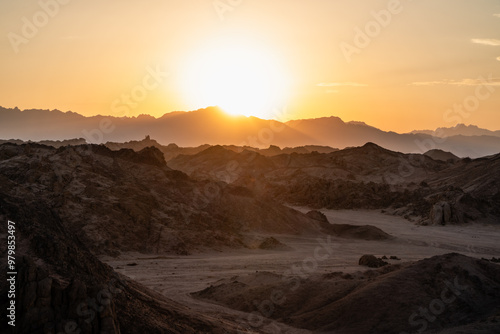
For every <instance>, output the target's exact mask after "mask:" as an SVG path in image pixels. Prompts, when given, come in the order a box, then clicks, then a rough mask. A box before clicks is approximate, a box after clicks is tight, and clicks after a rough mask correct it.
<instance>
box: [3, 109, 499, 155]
mask: <svg viewBox="0 0 500 334" xmlns="http://www.w3.org/2000/svg"><path fill="white" fill-rule="evenodd" d="M145 135H151V136H152V137H153V138H155V139H156V140H157V141H158V142H159V143H160V144H163V145H167V144H169V143H176V144H177V145H179V146H199V145H203V144H222V145H240V146H245V145H247V146H252V147H261V148H264V147H269V145H277V146H280V147H282V148H283V147H295V146H303V145H322V146H330V147H334V148H339V149H342V148H345V147H352V146H362V145H364V144H365V143H367V142H374V143H376V144H378V145H380V146H383V147H385V148H387V149H390V150H393V151H400V152H404V153H425V152H427V151H428V150H431V149H441V150H444V151H449V152H451V153H453V154H455V155H456V156H458V157H471V158H477V157H482V156H487V155H493V154H496V153H499V152H500V135H499V131H489V130H484V129H479V128H477V127H474V126H463V125H458V126H456V127H454V128H448V129H438V130H436V132H435V133H434V132H432V131H430V130H425V131H414V132H412V133H407V134H398V133H395V132H386V131H382V130H380V129H377V128H374V127H371V126H368V125H366V124H365V123H362V122H344V121H342V120H341V119H340V118H338V117H325V118H318V119H305V120H293V121H288V122H285V123H281V122H278V121H273V120H271V121H270V120H263V119H259V118H256V117H243V116H239V117H236V116H228V115H227V114H225V113H224V112H222V111H221V110H219V109H218V108H216V107H210V108H206V109H200V110H197V111H192V112H172V113H167V114H165V115H163V116H162V117H160V118H154V117H152V116H149V115H141V116H138V117H133V118H127V117H110V116H93V117H84V116H82V115H79V114H77V113H73V112H66V113H65V112H61V111H58V110H52V111H49V110H24V111H21V110H19V109H17V108H14V109H6V108H0V139H5V140H6V139H20V140H25V141H26V140H32V141H40V140H46V139H52V140H68V139H74V138H84V139H85V140H86V141H87V142H89V143H104V142H126V141H129V140H138V139H142V138H144V136H145Z"/></svg>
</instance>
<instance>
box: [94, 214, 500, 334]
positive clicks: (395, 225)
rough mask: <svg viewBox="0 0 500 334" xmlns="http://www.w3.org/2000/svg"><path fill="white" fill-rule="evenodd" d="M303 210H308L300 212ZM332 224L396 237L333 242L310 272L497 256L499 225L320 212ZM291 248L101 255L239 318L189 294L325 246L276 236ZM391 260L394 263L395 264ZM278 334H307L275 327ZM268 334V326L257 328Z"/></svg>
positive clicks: (205, 307)
mask: <svg viewBox="0 0 500 334" xmlns="http://www.w3.org/2000/svg"><path fill="white" fill-rule="evenodd" d="M298 209H299V210H301V211H308V210H307V209H301V208H298ZM322 212H323V213H325V214H326V216H327V217H328V219H329V220H330V222H331V223H346V224H353V225H366V224H369V225H374V226H376V227H379V228H381V229H382V230H384V231H385V232H387V233H389V234H390V235H392V236H393V237H394V239H392V240H386V241H363V240H351V239H340V238H334V237H332V238H331V241H330V243H329V244H330V247H331V249H332V250H333V251H332V253H331V254H330V255H329V256H328V257H327V258H326V259H323V260H318V261H317V262H316V263H317V267H315V268H314V269H313V270H311V271H310V272H309V273H310V274H316V273H325V272H333V271H342V272H354V271H359V270H365V269H366V268H365V267H360V266H359V265H358V260H359V258H360V257H361V255H363V254H374V255H376V256H383V255H386V256H387V257H389V256H391V255H394V256H397V257H399V258H401V261H414V260H419V259H423V258H426V257H430V256H433V255H440V254H445V253H450V252H458V253H462V254H464V255H468V256H473V257H477V258H481V257H485V258H491V257H493V256H494V257H498V256H499V255H500V243H499V241H500V226H491V225H480V224H471V225H464V226H417V225H415V224H414V223H411V222H409V221H407V220H405V219H403V218H400V217H395V216H390V215H385V214H383V213H380V212H379V211H350V210H340V211H337V210H335V211H333V210H331V211H329V210H322ZM274 237H275V238H277V239H278V240H280V241H281V242H283V243H285V244H287V245H288V246H290V247H292V248H293V249H292V250H289V251H278V250H248V249H244V250H234V251H231V252H230V253H228V252H224V253H222V252H220V253H217V252H211V253H208V254H207V253H204V254H195V255H190V256H159V257H152V256H146V255H144V254H138V253H127V254H122V255H120V256H119V257H118V258H111V257H103V258H102V260H104V261H105V262H106V263H108V264H109V265H111V266H112V267H113V268H114V269H115V270H116V271H118V272H120V273H122V274H124V275H127V276H129V277H130V278H132V279H134V280H137V281H138V282H140V283H142V284H144V285H145V286H147V287H149V288H151V289H154V290H156V291H158V292H160V293H162V294H163V295H165V296H166V297H168V298H171V299H173V300H175V301H177V302H179V303H182V304H185V305H187V306H189V307H190V308H192V309H197V310H201V311H203V312H204V313H205V314H208V315H211V316H213V317H214V318H217V319H220V320H221V321H222V320H223V319H224V318H234V317H235V316H236V317H237V316H241V315H242V314H241V313H240V312H238V311H234V310H231V309H228V308H226V307H223V306H218V305H213V304H210V303H207V302H204V301H199V300H196V299H194V298H192V297H191V296H190V293H191V292H195V291H199V290H202V289H204V288H206V287H208V286H210V285H211V284H214V283H215V282H217V281H218V280H220V279H223V278H230V277H232V276H236V275H238V276H242V275H245V274H249V273H255V272H256V271H269V272H274V273H277V274H283V273H285V272H286V271H287V270H290V269H291V268H292V267H293V266H294V265H295V266H302V264H303V261H304V260H305V259H308V258H311V257H313V256H314V254H315V249H316V248H317V247H318V246H321V244H326V243H328V241H327V238H326V236H325V237H321V238H318V237H297V236H283V235H274ZM390 262H392V263H396V262H399V261H397V260H391V261H390ZM278 326H280V327H281V332H282V333H308V331H304V330H296V329H292V328H288V327H286V326H285V325H281V324H279V325H278ZM260 330H261V331H264V332H269V333H272V332H273V331H272V329H271V327H268V328H267V330H266V327H263V328H261V329H260Z"/></svg>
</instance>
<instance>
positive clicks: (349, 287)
mask: <svg viewBox="0 0 500 334" xmlns="http://www.w3.org/2000/svg"><path fill="white" fill-rule="evenodd" d="M194 296H196V297H198V298H202V299H205V300H210V301H212V302H215V303H220V304H223V305H227V306H229V307H232V308H235V309H238V310H241V311H244V312H248V313H252V312H253V313H252V314H253V315H254V316H253V318H251V319H250V318H249V320H252V322H250V321H243V322H242V328H251V327H250V324H252V323H255V322H256V321H257V319H258V317H259V316H261V317H263V316H266V317H270V318H272V319H275V320H278V321H283V322H287V323H290V324H293V325H294V326H296V327H299V328H304V329H309V330H311V331H314V332H315V333H342V334H357V333H389V334H390V333H416V332H418V333H470V334H473V333H497V332H498V331H499V330H500V266H498V265H497V264H493V263H491V262H488V261H486V260H478V259H473V258H469V257H466V256H463V255H459V254H446V255H442V256H435V257H432V258H429V259H425V260H421V261H418V262H416V263H405V264H401V265H399V264H398V265H390V266H384V267H382V268H380V269H376V270H369V271H359V272H357V273H354V274H346V273H342V272H331V273H326V274H323V275H319V274H316V275H312V276H309V277H300V276H290V275H288V276H286V275H277V274H272V273H268V272H259V273H255V274H251V275H248V276H238V277H232V278H231V279H225V280H221V281H219V282H217V284H216V285H214V286H211V287H209V288H207V289H204V290H202V291H199V292H197V293H195V294H194ZM270 296H271V297H270Z"/></svg>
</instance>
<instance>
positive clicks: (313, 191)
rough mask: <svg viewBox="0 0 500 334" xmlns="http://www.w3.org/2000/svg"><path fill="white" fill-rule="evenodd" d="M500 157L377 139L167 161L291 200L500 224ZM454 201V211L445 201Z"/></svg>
mask: <svg viewBox="0 0 500 334" xmlns="http://www.w3.org/2000/svg"><path fill="white" fill-rule="evenodd" d="M499 159H500V155H495V156H491V157H486V158H481V159H475V160H471V159H446V161H443V160H442V159H437V160H435V159H433V158H432V157H430V156H429V155H428V154H403V153H399V152H393V151H390V150H387V149H384V148H382V147H380V146H378V145H375V144H373V143H367V144H365V145H364V146H362V147H356V148H349V149H344V150H340V151H336V152H331V153H318V152H315V153H308V154H294V153H292V154H281V155H277V156H273V157H265V156H263V155H260V154H258V153H256V152H248V151H244V152H241V153H235V152H232V151H228V150H226V149H224V148H223V147H212V148H210V149H207V150H205V151H202V152H200V153H198V154H196V155H191V156H187V155H181V156H178V157H177V158H175V159H172V160H171V161H169V162H168V165H169V166H171V167H172V168H174V169H178V170H181V171H184V172H186V173H187V174H189V175H191V176H193V177H195V178H200V179H213V180H219V181H224V182H228V183H231V184H235V185H239V186H244V187H247V188H249V189H251V190H252V191H254V192H255V193H256V194H259V195H261V196H267V197H269V198H274V199H278V200H280V201H282V202H286V203H289V204H293V205H302V206H310V207H315V208H330V209H331V208H335V209H352V208H368V209H390V210H392V211H393V212H397V213H398V214H403V215H407V216H408V217H410V216H413V217H415V219H420V220H421V221H422V222H423V223H435V224H445V223H453V222H455V223H463V222H466V221H484V222H497V223H498V222H500V213H499V212H498V209H497V208H498V207H500V174H499V173H497V172H496V171H498V170H500V166H498V160H499ZM448 206H449V207H450V210H449V214H446V215H445V213H444V209H439V208H438V207H440V208H444V207H448Z"/></svg>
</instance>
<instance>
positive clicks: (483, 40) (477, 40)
mask: <svg viewBox="0 0 500 334" xmlns="http://www.w3.org/2000/svg"><path fill="white" fill-rule="evenodd" d="M471 42H472V43H475V44H482V45H490V46H499V45H500V39H493V38H473V39H472V40H471Z"/></svg>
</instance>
